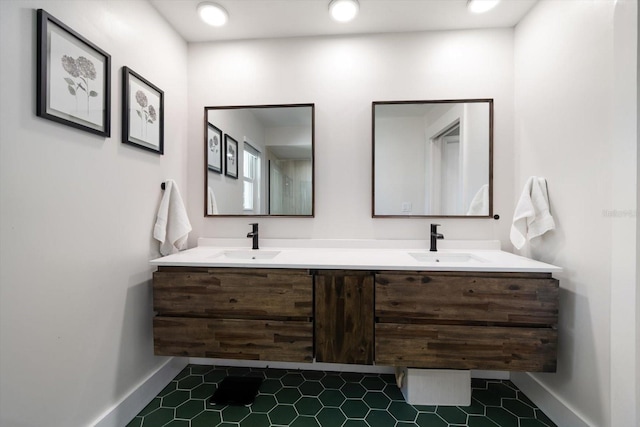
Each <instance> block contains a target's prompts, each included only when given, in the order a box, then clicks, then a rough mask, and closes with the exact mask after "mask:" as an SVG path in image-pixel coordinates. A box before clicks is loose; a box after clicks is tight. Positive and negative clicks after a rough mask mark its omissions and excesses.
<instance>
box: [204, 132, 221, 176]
mask: <svg viewBox="0 0 640 427" xmlns="http://www.w3.org/2000/svg"><path fill="white" fill-rule="evenodd" d="M207 169H208V170H210V171H213V172H217V173H222V131H221V130H220V129H218V128H217V127H215V126H214V125H212V124H211V123H207Z"/></svg>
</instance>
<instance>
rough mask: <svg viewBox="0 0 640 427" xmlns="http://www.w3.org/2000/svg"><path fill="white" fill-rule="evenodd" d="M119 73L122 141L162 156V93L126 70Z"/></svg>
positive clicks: (125, 68) (123, 69) (134, 73)
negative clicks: (121, 94)
mask: <svg viewBox="0 0 640 427" xmlns="http://www.w3.org/2000/svg"><path fill="white" fill-rule="evenodd" d="M122 71H123V72H122V80H123V112H122V142H124V143H127V144H133V145H137V146H138V147H140V148H144V149H147V150H150V151H154V152H157V153H160V154H163V153H164V92H163V91H162V90H160V89H159V88H158V87H157V86H155V85H153V84H152V83H151V82H149V81H148V80H146V79H145V78H143V77H142V76H140V75H139V74H137V73H136V72H134V71H133V70H131V69H130V68H128V67H123V68H122Z"/></svg>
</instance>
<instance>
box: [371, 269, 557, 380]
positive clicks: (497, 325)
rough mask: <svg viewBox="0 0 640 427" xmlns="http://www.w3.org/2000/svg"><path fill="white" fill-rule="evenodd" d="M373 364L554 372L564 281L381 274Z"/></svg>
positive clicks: (539, 276)
mask: <svg viewBox="0 0 640 427" xmlns="http://www.w3.org/2000/svg"><path fill="white" fill-rule="evenodd" d="M375 282H376V285H375V288H376V289H375V292H376V304H375V316H376V325H375V344H376V345H375V360H376V363H377V364H380V365H394V366H407V367H414V368H442V369H490V370H502V371H530V372H536V371H537V372H539V371H542V372H555V370H556V353H557V324H558V281H557V280H555V279H553V278H551V275H550V274H547V273H480V272H473V273H460V272H399V271H392V272H381V273H379V274H376V276H375Z"/></svg>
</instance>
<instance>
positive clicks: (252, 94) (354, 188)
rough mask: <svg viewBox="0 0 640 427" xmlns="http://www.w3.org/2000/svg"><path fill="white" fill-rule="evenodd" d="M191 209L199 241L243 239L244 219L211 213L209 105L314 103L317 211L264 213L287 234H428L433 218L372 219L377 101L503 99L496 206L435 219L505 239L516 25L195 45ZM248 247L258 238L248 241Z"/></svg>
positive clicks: (446, 228)
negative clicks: (286, 215)
mask: <svg viewBox="0 0 640 427" xmlns="http://www.w3.org/2000/svg"><path fill="white" fill-rule="evenodd" d="M188 80H189V123H188V125H189V153H188V155H189V159H188V162H189V181H188V183H189V188H190V189H191V190H192V192H191V196H192V197H190V198H189V212H190V215H191V222H192V224H193V226H194V231H195V232H194V233H193V234H192V236H194V237H193V238H192V239H191V241H190V243H191V244H192V245H194V244H195V236H207V237H242V236H244V235H246V233H247V230H248V225H247V223H248V222H249V221H247V219H242V218H239V219H238V218H206V219H205V218H203V215H202V210H203V208H202V206H203V203H204V201H203V198H202V196H199V194H201V192H200V191H198V190H197V189H198V188H201V186H202V182H203V174H204V170H203V166H202V152H203V150H202V144H203V141H204V136H203V130H202V119H203V114H204V113H203V107H204V106H205V105H251V104H286V103H308V102H313V103H315V106H316V140H315V141H316V151H315V156H316V158H315V160H316V168H317V169H316V176H315V185H316V187H315V197H316V199H315V207H316V213H315V218H307V219H302V218H299V219H283V218H261V219H260V220H259V222H260V234H261V236H263V237H272V238H273V237H279V238H287V237H290V238H381V239H382V238H398V239H403V238H404V239H406V238H409V239H411V238H415V239H427V238H428V237H427V236H428V231H429V223H430V222H434V221H435V220H429V219H372V218H371V102H372V101H389V100H425V99H451V98H458V99H462V98H489V97H492V98H494V99H495V108H496V117H498V118H499V120H496V126H495V145H496V146H495V148H496V149H495V152H496V166H495V170H494V176H495V182H496V189H495V190H496V191H495V194H496V195H497V196H496V200H495V210H496V213H499V214H502V216H503V218H504V219H503V220H500V221H494V220H488V219H473V220H469V219H465V220H456V219H437V221H438V222H440V223H442V225H443V226H442V227H441V229H442V233H443V234H444V235H445V236H446V238H451V239H453V238H470V239H486V238H500V239H502V240H503V241H504V242H506V241H507V240H506V238H507V233H508V222H507V220H506V218H507V217H508V216H509V215H510V212H509V211H511V210H512V209H513V206H512V199H513V186H512V185H511V177H512V174H513V165H512V154H513V146H512V144H513V115H512V113H513V31H512V30H509V29H505V30H477V31H451V32H432V33H410V34H390V35H366V36H341V37H326V38H298V39H279V40H250V41H236V42H220V43H198V44H190V45H189V79H188ZM247 244H249V242H248V241H247Z"/></svg>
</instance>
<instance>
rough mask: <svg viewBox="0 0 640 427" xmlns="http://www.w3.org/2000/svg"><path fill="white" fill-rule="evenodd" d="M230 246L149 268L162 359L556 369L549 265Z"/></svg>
mask: <svg viewBox="0 0 640 427" xmlns="http://www.w3.org/2000/svg"><path fill="white" fill-rule="evenodd" d="M221 243H227V245H225V246H221V245H220V244H221ZM228 243H229V242H228V241H227V242H217V244H216V245H215V246H208V245H206V244H203V245H201V246H198V247H197V248H194V249H191V250H188V251H184V252H181V253H179V254H175V255H171V256H168V257H164V258H160V259H157V260H154V261H152V264H154V265H156V266H158V270H157V271H156V272H155V273H154V277H153V299H154V310H155V311H156V317H155V318H154V325H153V329H154V345H155V353H156V354H159V355H172V356H190V357H207V358H223V359H249V360H268V361H287V362H313V361H314V360H315V361H317V362H327V363H349V364H360V365H373V364H376V365H383V366H402V367H411V368H430V369H462V370H469V369H483V370H503V371H530V372H554V371H555V370H556V357H557V356H556V354H557V323H558V281H557V280H556V279H554V278H553V277H552V274H553V273H554V272H558V271H561V270H560V268H558V267H555V266H553V265H549V264H545V263H542V262H537V261H534V260H530V259H527V258H523V257H519V256H516V255H513V254H509V253H506V252H502V251H500V250H497V249H495V248H494V249H470V250H468V249H465V250H458V249H446V248H445V249H443V250H441V251H439V252H436V253H433V252H429V251H428V250H427V249H425V248H422V247H415V246H414V247H411V244H410V243H406V244H405V245H406V247H399V245H402V243H400V242H396V243H395V246H396V247H392V248H389V247H380V248H376V247H375V246H376V244H372V241H369V242H363V241H360V242H359V243H358V244H357V245H355V246H360V247H351V248H345V247H329V246H330V244H329V243H327V242H323V243H322V244H320V246H324V247H293V246H289V247H287V246H283V245H282V242H278V241H274V242H266V241H265V242H261V246H262V248H263V249H260V250H257V251H252V250H251V249H247V248H246V241H242V244H244V245H245V247H244V248H243V247H238V246H232V245H228ZM237 244H240V243H237ZM377 244H378V245H382V244H381V243H377ZM413 244H414V245H415V244H416V243H415V242H414V243H413ZM316 245H317V242H316ZM297 246H301V243H300V242H298V243H297Z"/></svg>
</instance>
